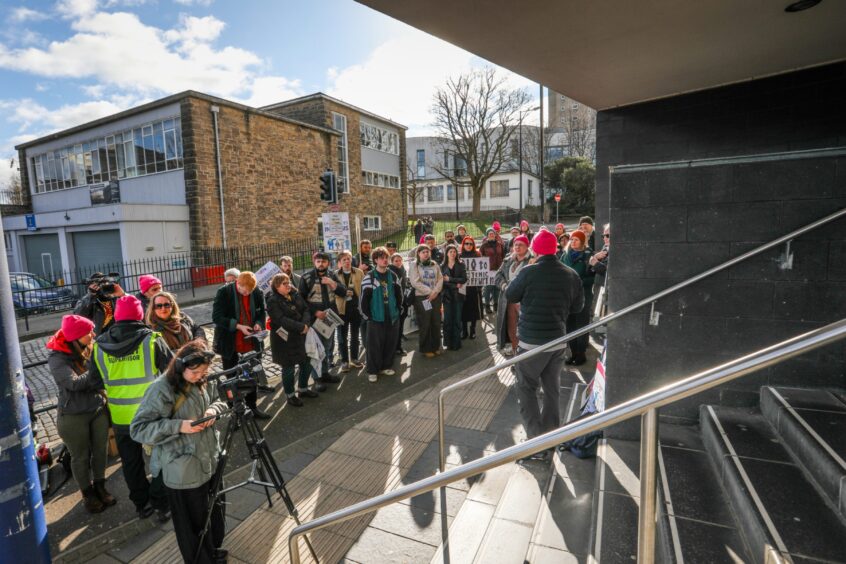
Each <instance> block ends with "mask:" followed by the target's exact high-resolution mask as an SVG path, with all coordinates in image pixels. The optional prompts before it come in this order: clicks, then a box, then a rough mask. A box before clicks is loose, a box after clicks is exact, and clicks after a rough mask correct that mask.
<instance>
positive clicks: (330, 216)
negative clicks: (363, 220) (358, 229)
mask: <svg viewBox="0 0 846 564" xmlns="http://www.w3.org/2000/svg"><path fill="white" fill-rule="evenodd" d="M322 217H323V248H324V249H325V250H326V252H327V253H340V252H341V251H343V250H344V249H350V250H351V249H352V236H351V235H350V214H348V213H347V212H332V213H324V214H322Z"/></svg>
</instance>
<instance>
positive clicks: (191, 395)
mask: <svg viewBox="0 0 846 564" xmlns="http://www.w3.org/2000/svg"><path fill="white" fill-rule="evenodd" d="M183 386H185V388H184V391H183V393H184V394H185V401H184V402H183V403H182V405H181V406H179V409H177V410H176V412H175V413H172V411H173V408H174V406H175V404H176V399H177V397H178V393H177V392H176V391H175V390H174V389H173V386H171V385H170V383H169V382H168V381H167V378H166V377H165V376H159V377H158V378H156V380H155V382H153V383H152V384H150V387H149V388H147V392H146V393H145V394H144V399H143V400H142V401H141V405H140V406H138V411H137V412H136V413H135V417H133V419H132V424H131V425H130V426H129V434H130V436H131V437H132V440H134V441H136V442H139V443H142V444H148V445H153V453H152V455H151V456H150V473H151V474H152V475H153V476H158V475H159V474H160V473H161V475H162V479H163V480H164V484H165V486H167V487H169V488H172V489H175V490H185V489H190V488H197V487H199V486H202V485H203V484H205V483H206V482H208V481H209V480H210V479H211V477H212V475H213V474H214V471H215V469H216V468H217V460H218V454H219V453H220V442H219V441H220V434H219V433H218V432H217V430H216V429H215V428H214V426H211V427H207V428H205V429H203V430H202V431H200V432H198V433H189V434H182V433H180V432H179V427H180V425H181V424H182V421H183V420H184V419H189V420H196V419H200V418H201V417H204V416H205V412H206V410H207V409H209V408H211V409H212V410H214V412H215V413H218V414H220V413H223V412H224V411H226V409H227V406H226V403H225V402H222V401H213V399H214V398H215V397H216V396H217V393H216V390H215V388H214V386H211V385H206V386H205V387H204V388H200V387H199V386H195V385H193V384H187V383H184V384H183Z"/></svg>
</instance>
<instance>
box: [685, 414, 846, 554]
mask: <svg viewBox="0 0 846 564" xmlns="http://www.w3.org/2000/svg"><path fill="white" fill-rule="evenodd" d="M699 413H700V425H701V428H702V434H703V440H704V443H705V447H706V450H707V452H708V454H709V456H710V458H711V460H712V462H713V463H714V465H715V466H716V468H717V469H718V472H719V476H720V480H721V482H722V484H723V487H724V488H725V490H726V492H727V494H728V496H727V497H728V499H729V502H730V504H731V507H732V509H733V510H734V512H735V514H736V515H737V522H738V523H739V526H740V530H741V532H742V534H743V537H744V539H745V542H746V545H747V547H748V551H749V559H750V560H751V561H752V562H759V563H764V562H767V561H771V560H770V559H771V558H772V554H771V555H770V556H769V559H768V556H767V554H768V552H772V551H774V552H775V553H776V554H777V555H780V556H781V557H782V558H784V559H786V560H788V561H790V560H792V561H809V560H810V561H814V560H817V561H819V560H822V561H826V562H842V561H843V560H844V555H846V527H844V525H843V523H842V522H841V521H840V519H839V518H838V516H837V514H836V513H835V512H834V511H832V510H831V509H829V507H828V505H827V504H826V503H825V501H824V500H823V498H822V496H821V494H820V493H819V492H818V491H817V489H816V488H815V487H814V485H813V484H812V483H811V482H809V481H808V480H807V479H806V478H805V476H804V474H803V471H802V469H801V468H800V467H799V466H798V465H796V464H795V463H794V462H793V459H792V458H791V456H790V454H789V453H788V451H787V450H786V449H785V447H784V446H783V445H782V443H781V441H780V439H779V436H778V435H777V433H776V432H775V430H774V429H773V428H772V427H771V426H770V425H769V424H768V423H767V421H766V420H765V419H764V417H763V416H762V415H761V414H760V413H759V412H758V411H757V410H750V409H746V408H729V407H718V406H708V405H704V406H702V407H701V408H700V412H699Z"/></svg>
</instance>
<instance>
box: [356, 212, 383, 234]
mask: <svg viewBox="0 0 846 564" xmlns="http://www.w3.org/2000/svg"><path fill="white" fill-rule="evenodd" d="M361 227H362V229H364V231H379V230H381V229H382V216H381V215H365V216H363V217H362V218H361Z"/></svg>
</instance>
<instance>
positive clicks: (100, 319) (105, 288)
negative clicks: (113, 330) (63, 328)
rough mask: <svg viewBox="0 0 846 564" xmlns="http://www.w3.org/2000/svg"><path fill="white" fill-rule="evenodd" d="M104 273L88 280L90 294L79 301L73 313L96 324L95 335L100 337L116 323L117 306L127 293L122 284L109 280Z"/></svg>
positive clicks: (94, 275)
mask: <svg viewBox="0 0 846 564" xmlns="http://www.w3.org/2000/svg"><path fill="white" fill-rule="evenodd" d="M107 278H108V277H107V276H106V275H105V274H103V273H102V272H95V273H94V274H92V275H91V278H89V279H88V293H87V294H86V295H84V296H83V297H82V299H81V300H79V303H78V304H77V305H76V308H75V309H74V310H73V312H74V313H75V314H77V315H81V316H82V317H87V318H88V319H90V320H91V321H93V322H94V334H95V335H100V334H101V333H103V332H105V331H106V329H108V328H109V327H111V325H112V323H114V320H115V318H114V314H115V304H116V302H117V300H118V298H120V297H122V296H123V295H124V294H125V293H126V292H124V291H123V288H121V287H120V284H118V283H114V284H112V282H110V281H108V280H107Z"/></svg>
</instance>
